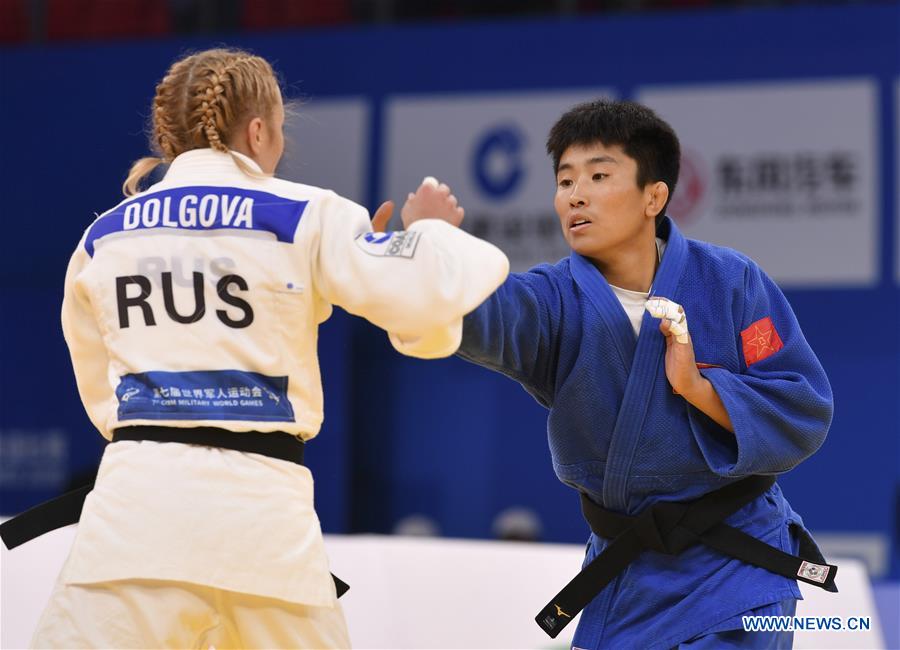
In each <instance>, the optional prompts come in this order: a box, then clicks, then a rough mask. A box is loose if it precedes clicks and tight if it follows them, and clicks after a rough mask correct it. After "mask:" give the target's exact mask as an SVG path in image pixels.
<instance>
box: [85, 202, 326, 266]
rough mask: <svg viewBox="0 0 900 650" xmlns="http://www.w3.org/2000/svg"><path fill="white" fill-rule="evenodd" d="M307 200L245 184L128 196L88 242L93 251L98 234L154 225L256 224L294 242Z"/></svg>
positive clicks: (96, 225)
mask: <svg viewBox="0 0 900 650" xmlns="http://www.w3.org/2000/svg"><path fill="white" fill-rule="evenodd" d="M307 203H309V202H308V201H295V200H291V199H286V198H284V197H281V196H276V195H274V194H269V193H268V192H259V191H257V190H247V189H244V188H242V187H205V186H204V187H201V186H197V187H177V188H175V189H171V190H162V191H159V192H154V193H152V194H146V195H144V196H141V197H139V198H137V199H134V200H132V201H126V202H125V203H123V204H121V205H119V206H117V207H116V208H114V209H113V210H112V211H110V212H107V213H106V214H104V215H103V216H101V217H100V218H99V219H97V221H95V222H94V224H93V225H92V226H91V229H90V232H88V236H87V237H86V238H85V242H84V247H85V249H86V250H87V252H88V255H90V256H91V257H93V255H94V245H95V243H96V242H97V240H98V239H101V238H103V237H105V236H106V235H111V234H113V233H116V232H122V231H127V230H145V229H150V228H167V229H172V230H220V229H222V228H231V229H235V230H255V231H258V232H259V231H262V232H270V233H272V234H273V235H275V237H276V239H278V241H282V242H292V241H294V233H295V231H296V230H297V224H298V223H299V222H300V217H301V216H302V215H303V211H304V210H305V209H306V205H307Z"/></svg>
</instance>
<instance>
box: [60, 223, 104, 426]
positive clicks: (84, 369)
mask: <svg viewBox="0 0 900 650" xmlns="http://www.w3.org/2000/svg"><path fill="white" fill-rule="evenodd" d="M90 261H91V257H90V256H89V255H88V253H87V251H86V250H85V247H84V239H82V241H81V243H80V244H79V246H78V248H77V249H76V250H75V253H74V254H73V255H72V258H71V259H70V260H69V267H68V269H67V270H66V282H65V289H64V293H63V304H62V314H61V316H62V330H63V336H64V337H65V340H66V345H68V347H69V355H70V356H71V358H72V368H73V370H74V371H75V382H76V384H77V385H78V393H79V395H80V396H81V402H82V403H83V404H84V408H85V410H86V411H87V414H88V417H89V418H90V420H91V422H92V423H93V425H94V426H95V427H96V428H97V430H98V431H100V433H102V434H103V436H104V437H106V438H110V436H111V432H110V431H108V428H107V422H106V417H107V415H108V414H109V413H114V412H115V409H116V396H115V394H114V392H113V389H112V386H111V385H110V382H109V377H108V370H109V354H108V353H107V350H106V344H105V343H104V342H103V335H102V332H101V331H100V328H99V326H98V324H97V319H96V318H95V316H94V311H93V309H92V308H91V301H90V297H89V294H88V291H87V286H86V282H85V280H84V274H85V271H86V269H87V266H88V264H89V262H90Z"/></svg>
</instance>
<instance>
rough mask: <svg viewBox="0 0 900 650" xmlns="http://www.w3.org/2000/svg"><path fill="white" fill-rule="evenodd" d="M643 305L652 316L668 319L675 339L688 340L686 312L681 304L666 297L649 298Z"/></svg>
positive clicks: (684, 341)
mask: <svg viewBox="0 0 900 650" xmlns="http://www.w3.org/2000/svg"><path fill="white" fill-rule="evenodd" d="M644 307H645V308H646V309H647V311H648V312H650V315H651V316H653V318H665V319H666V320H667V321H669V331H671V332H672V334H674V335H675V340H676V341H678V342H679V343H687V342H688V324H687V314H685V313H684V309H682V307H681V305H679V304H678V303H677V302H673V301H671V300H669V299H668V298H651V299H650V300H648V301H647V302H646V304H645V305H644Z"/></svg>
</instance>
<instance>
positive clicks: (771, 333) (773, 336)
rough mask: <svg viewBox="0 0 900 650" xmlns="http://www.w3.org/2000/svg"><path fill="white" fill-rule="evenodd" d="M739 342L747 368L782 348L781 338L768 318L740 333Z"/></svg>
mask: <svg viewBox="0 0 900 650" xmlns="http://www.w3.org/2000/svg"><path fill="white" fill-rule="evenodd" d="M741 340H742V341H743V344H744V361H746V362H747V365H748V366H751V365H753V364H754V363H756V362H757V361H762V360H763V359H766V358H768V357H771V356H772V355H773V354H775V353H776V352H778V351H779V350H780V349H781V348H783V347H784V343H782V342H781V337H780V336H778V332H777V331H775V325H774V324H773V323H772V319H771V318H769V317H768V316H766V317H765V318H761V319H759V320H758V321H756V322H755V323H753V324H752V325H750V327H748V328H747V329H745V330H744V331H742V332H741Z"/></svg>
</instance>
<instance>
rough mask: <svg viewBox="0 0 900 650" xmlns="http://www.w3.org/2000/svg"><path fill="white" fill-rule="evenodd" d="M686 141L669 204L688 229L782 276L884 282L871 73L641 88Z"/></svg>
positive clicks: (643, 98)
mask: <svg viewBox="0 0 900 650" xmlns="http://www.w3.org/2000/svg"><path fill="white" fill-rule="evenodd" d="M637 100H638V101H640V102H641V103H644V104H647V105H648V106H650V107H651V108H653V109H654V110H656V111H657V112H658V113H659V114H660V116H661V117H662V118H663V119H665V120H666V121H667V122H669V123H670V124H671V125H672V127H673V128H674V129H675V131H676V133H678V136H679V138H680V140H681V144H682V171H681V177H680V179H679V182H678V187H677V189H676V191H675V195H674V197H673V202H672V204H671V205H670V207H669V214H670V215H672V216H673V218H675V219H676V221H677V222H678V223H679V225H680V226H681V227H682V229H683V231H684V232H685V234H687V236H689V237H693V238H697V239H703V240H707V241H710V242H713V243H716V244H722V245H725V246H730V247H732V248H735V249H737V250H740V251H742V252H744V253H746V254H747V255H749V256H750V257H752V258H753V259H755V260H756V261H757V262H759V264H760V265H761V266H762V267H763V268H764V269H765V270H766V271H767V272H768V273H769V274H770V275H771V276H772V277H773V278H774V279H775V280H777V281H778V282H779V283H781V284H785V285H792V286H826V285H828V286H834V285H839V286H870V285H873V284H875V283H876V282H877V281H878V268H879V255H878V252H879V243H878V233H879V225H880V219H879V201H878V184H879V178H878V173H879V172H878V170H879V166H878V158H877V156H878V146H877V132H878V112H877V107H878V98H877V85H876V83H875V82H874V81H873V80H870V79H851V80H828V81H802V82H801V81H798V82H777V83H775V82H765V83H742V84H728V85H704V86H687V87H685V86H678V87H674V86H673V87H646V88H643V89H642V90H641V91H640V92H639V93H638V97H637Z"/></svg>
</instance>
